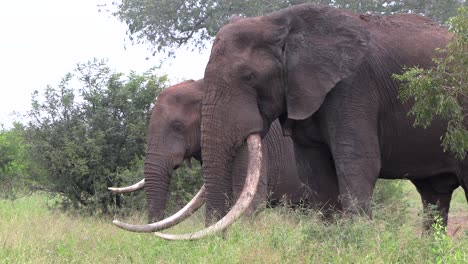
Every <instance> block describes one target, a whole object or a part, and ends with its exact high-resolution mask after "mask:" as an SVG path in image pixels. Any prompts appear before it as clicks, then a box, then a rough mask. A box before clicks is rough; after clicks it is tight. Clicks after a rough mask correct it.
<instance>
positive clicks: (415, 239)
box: [0, 185, 468, 263]
mask: <svg viewBox="0 0 468 264" xmlns="http://www.w3.org/2000/svg"><path fill="white" fill-rule="evenodd" d="M403 187H404V188H403ZM403 187H402V188H401V189H398V188H397V191H395V192H402V196H404V197H413V196H414V197H416V198H418V199H419V197H418V196H417V194H416V195H415V194H414V190H412V189H410V188H409V187H407V186H406V185H404V186H403ZM410 187H411V186H410ZM394 194H395V193H394ZM462 195H463V193H462V192H461V191H457V194H456V195H455V197H454V200H455V201H456V202H458V201H459V200H460V201H461V203H462V204H461V205H459V204H457V205H456V206H453V207H454V208H455V209H456V208H459V209H460V211H457V210H458V209H456V210H455V211H456V213H460V212H466V201H464V200H463V199H460V198H459V196H462ZM396 196H397V195H396ZM390 197H391V196H390ZM398 199H399V198H398ZM398 199H395V200H392V199H390V200H387V201H386V202H385V204H386V206H382V205H380V206H379V205H377V206H376V207H375V210H374V214H373V215H374V217H373V218H372V219H369V218H368V217H364V216H363V217H353V218H352V219H348V218H341V217H337V218H335V219H334V220H330V221H328V222H324V221H322V219H321V217H320V214H319V213H317V212H315V211H312V210H310V211H307V212H306V213H305V214H304V213H297V212H294V211H292V210H289V209H286V208H276V209H266V210H264V211H263V212H261V213H260V214H259V215H258V216H257V217H255V218H244V219H242V220H241V221H239V222H237V223H235V224H234V226H233V227H232V228H230V229H229V231H228V233H227V239H223V238H222V237H221V236H214V237H209V238H207V239H203V240H200V241H192V242H168V241H164V240H161V239H158V238H157V237H155V236H153V235H151V234H137V233H130V232H126V231H123V230H120V229H118V228H116V227H115V226H113V225H112V224H111V220H112V219H105V218H98V217H86V218H84V217H79V216H74V215H72V214H67V213H63V212H60V211H57V210H50V209H49V208H48V204H51V201H49V200H48V199H47V197H46V196H45V195H41V194H35V195H33V196H29V197H24V198H21V199H18V200H15V201H6V200H0V263H437V262H440V263H468V252H467V251H468V235H467V234H466V233H464V232H461V233H460V234H459V235H457V236H456V237H454V238H449V237H447V236H445V234H444V232H438V233H437V236H436V235H429V236H422V235H421V216H419V215H418V212H419V210H420V206H419V200H414V199H413V198H411V199H409V200H407V201H401V200H398ZM413 202H414V205H413V204H412V203H413ZM418 206H419V207H418ZM462 208H464V209H463V210H464V211H463V210H462ZM124 220H126V221H129V222H133V223H144V222H145V220H146V217H145V216H144V215H143V214H142V215H132V216H128V217H126V218H125V219H124ZM201 227H203V214H202V212H200V213H198V214H196V215H195V216H194V217H192V218H191V219H189V220H187V221H186V222H184V223H182V224H181V225H180V226H177V227H176V228H174V229H171V230H170V232H174V233H176V232H177V233H178V232H187V231H193V230H195V229H198V228H201Z"/></svg>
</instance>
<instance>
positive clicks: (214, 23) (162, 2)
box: [101, 0, 466, 55]
mask: <svg viewBox="0 0 468 264" xmlns="http://www.w3.org/2000/svg"><path fill="white" fill-rule="evenodd" d="M306 2H313V3H322V4H327V5H331V6H335V7H339V8H344V9H349V10H353V11H357V12H361V13H365V12H368V13H374V14H394V13H418V14H425V15H427V16H429V17H431V18H433V19H434V20H436V21H439V22H444V21H446V20H447V19H448V18H449V17H451V16H453V15H454V14H455V13H456V9H457V8H458V7H459V6H460V5H465V4H466V1H465V0H461V1H459V0H409V1H407V0H405V1H403V0H395V1H388V0H361V1H359V0H268V1H266V0H245V1H231V0H121V1H116V2H113V6H112V7H109V6H105V5H103V6H101V7H102V8H107V9H108V11H109V12H112V14H113V15H114V16H115V17H117V18H118V19H120V20H121V21H122V22H124V23H125V24H127V26H128V30H127V35H128V37H129V38H130V40H131V41H134V42H136V43H145V42H147V43H149V44H151V46H152V48H150V49H151V50H153V53H156V52H163V51H166V52H168V53H169V54H170V55H174V51H175V48H177V47H179V46H182V45H184V44H190V45H191V46H192V47H195V48H203V47H204V45H205V43H206V41H207V40H211V39H212V37H213V36H214V35H216V32H218V30H219V28H220V27H221V26H223V25H224V24H225V23H227V21H229V19H230V18H231V17H232V16H233V15H235V16H241V17H252V16H258V15H263V14H266V13H270V12H273V11H276V10H279V9H282V8H285V7H287V6H290V5H295V4H300V3H306ZM111 10H112V11H111Z"/></svg>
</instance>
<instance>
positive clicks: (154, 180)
mask: <svg viewBox="0 0 468 264" xmlns="http://www.w3.org/2000/svg"><path fill="white" fill-rule="evenodd" d="M168 157H169V156H165V155H164V154H158V153H156V152H154V151H152V150H148V151H147V153H146V158H145V165H144V173H145V192H146V201H147V206H148V221H149V223H152V222H155V221H157V220H160V219H162V218H163V216H164V209H165V208H166V203H167V198H168V197H167V196H168V193H169V183H170V177H171V174H172V164H171V162H170V161H169V158H168Z"/></svg>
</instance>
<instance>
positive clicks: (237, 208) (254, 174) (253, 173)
mask: <svg viewBox="0 0 468 264" xmlns="http://www.w3.org/2000/svg"><path fill="white" fill-rule="evenodd" d="M247 144H248V148H249V167H248V170H247V177H246V179H245V184H244V188H243V189H242V193H241V194H240V196H239V199H238V200H237V202H236V204H235V205H234V206H233V207H232V209H231V210H230V211H229V212H228V213H227V214H226V215H225V216H224V217H223V218H222V219H221V220H219V221H218V222H217V223H215V224H214V225H212V226H210V227H207V228H205V229H203V230H200V231H198V232H194V233H189V234H180V235H179V234H165V233H159V232H156V233H154V234H155V235H156V236H158V237H161V238H164V239H167V240H195V239H200V238H203V237H206V236H209V235H212V234H215V233H217V232H220V231H223V230H225V229H226V228H228V227H229V226H230V225H231V224H233V223H234V222H235V221H236V220H237V219H238V218H239V217H241V216H242V214H243V213H244V211H245V210H246V209H247V208H248V207H249V206H250V203H251V202H252V200H253V198H254V196H255V193H256V192H257V185H258V181H259V179H260V170H261V167H262V166H261V164H262V151H261V149H262V143H261V138H260V135H258V134H253V135H250V136H249V137H248V138H247Z"/></svg>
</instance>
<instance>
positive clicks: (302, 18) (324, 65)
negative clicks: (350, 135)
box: [276, 6, 369, 120]
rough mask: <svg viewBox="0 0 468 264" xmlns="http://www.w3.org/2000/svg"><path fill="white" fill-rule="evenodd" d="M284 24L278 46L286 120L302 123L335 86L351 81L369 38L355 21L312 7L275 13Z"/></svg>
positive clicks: (334, 12)
mask: <svg viewBox="0 0 468 264" xmlns="http://www.w3.org/2000/svg"><path fill="white" fill-rule="evenodd" d="M278 16H286V19H285V18H284V17H283V18H280V19H277V20H276V21H277V22H278V21H282V22H281V23H287V24H288V25H287V27H286V28H287V29H288V33H287V34H283V35H284V36H285V38H284V41H283V43H282V45H283V47H282V51H283V59H284V64H283V65H285V71H286V78H287V82H286V84H287V87H286V105H287V118H289V119H293V120H303V119H306V118H308V117H309V116H311V115H312V114H313V113H314V112H315V111H317V110H318V108H319V107H320V106H321V105H322V103H323V101H324V100H325V96H326V95H327V93H328V92H330V91H331V89H333V87H335V85H336V84H337V83H338V82H340V81H342V80H344V79H346V78H348V77H351V76H352V75H353V74H354V73H355V72H356V71H357V69H358V67H359V65H360V64H361V63H362V61H363V58H364V56H365V54H366V53H367V49H368V48H367V44H368V42H369V37H368V33H367V31H365V30H364V29H363V28H361V27H359V23H360V22H359V18H357V17H356V16H353V15H349V14H348V13H344V12H342V11H340V10H338V9H335V8H329V7H323V6H319V7H316V6H312V7H311V8H302V9H300V11H297V10H295V9H291V10H290V12H285V13H278Z"/></svg>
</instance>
